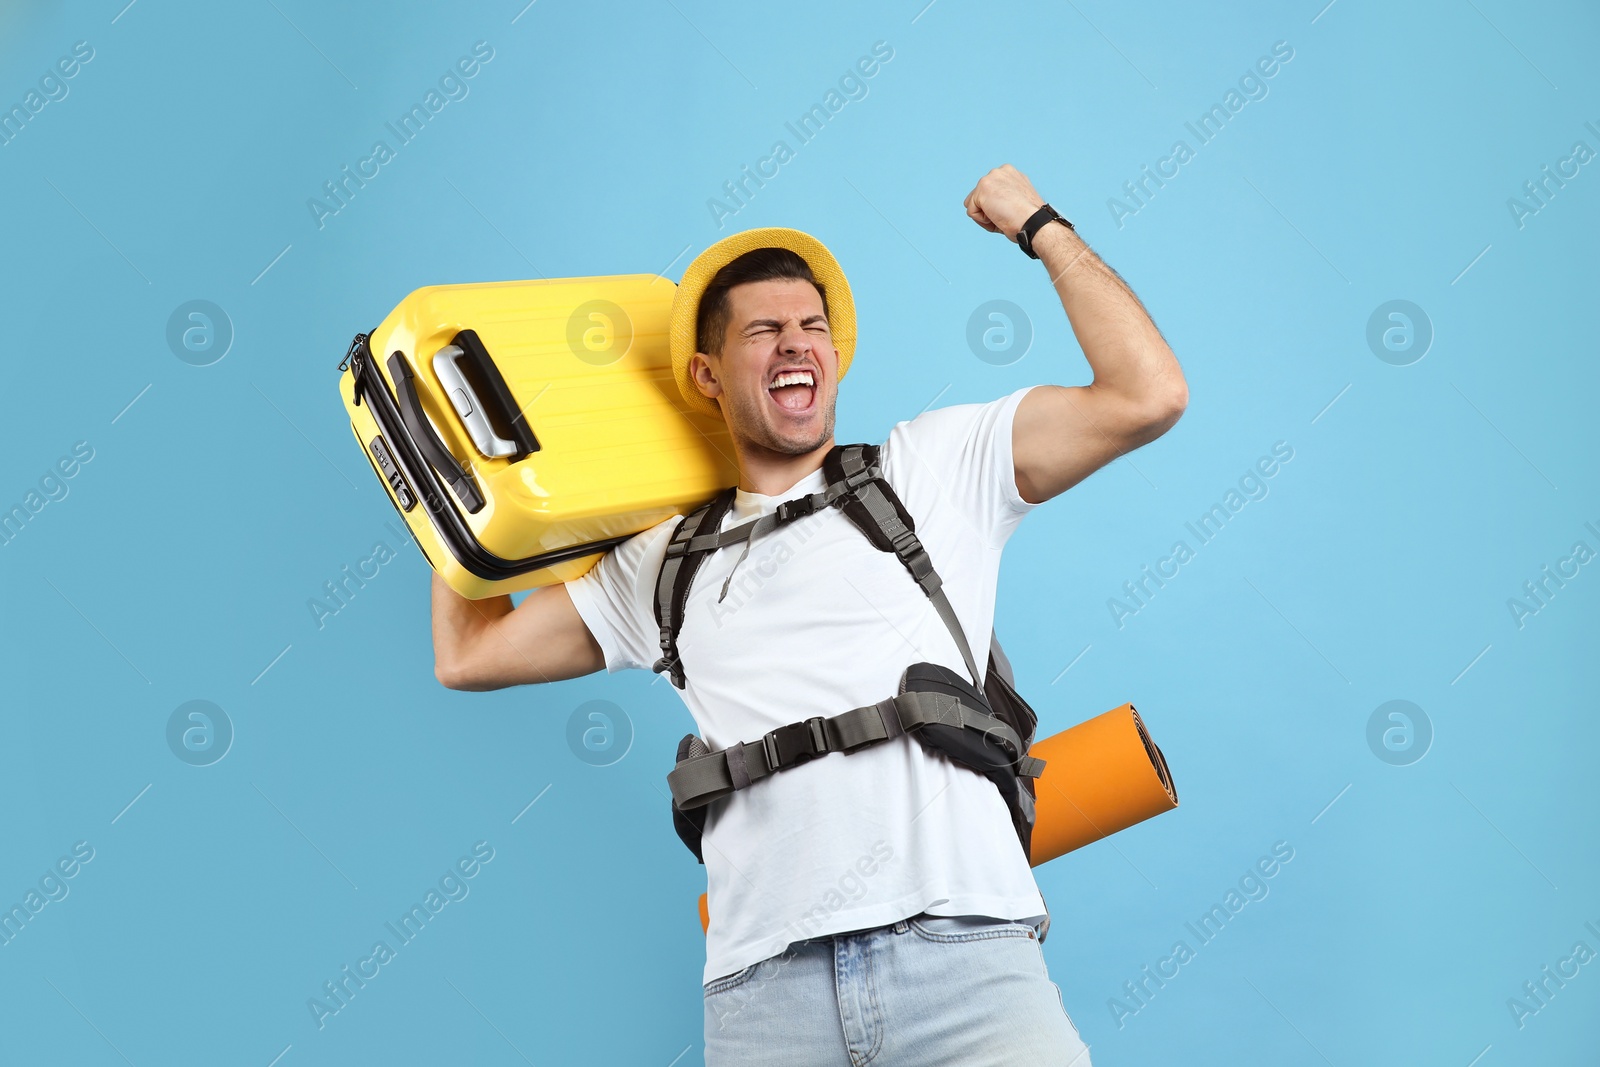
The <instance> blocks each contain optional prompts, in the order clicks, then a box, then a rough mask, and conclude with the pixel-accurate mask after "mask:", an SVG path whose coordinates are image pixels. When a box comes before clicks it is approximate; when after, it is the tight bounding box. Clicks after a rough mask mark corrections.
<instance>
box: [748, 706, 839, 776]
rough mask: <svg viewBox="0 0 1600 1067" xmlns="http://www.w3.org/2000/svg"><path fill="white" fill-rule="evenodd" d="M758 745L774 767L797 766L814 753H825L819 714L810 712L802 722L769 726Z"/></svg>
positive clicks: (816, 754)
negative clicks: (807, 717)
mask: <svg viewBox="0 0 1600 1067" xmlns="http://www.w3.org/2000/svg"><path fill="white" fill-rule="evenodd" d="M761 747H762V749H763V750H764V752H765V754H766V757H767V766H768V767H770V768H772V769H773V770H775V771H781V770H786V769H788V768H790V767H798V766H799V765H800V764H802V763H805V762H806V761H808V760H811V759H814V758H816V757H817V756H824V755H827V753H828V738H827V734H826V732H825V731H824V729H823V726H822V716H821V715H813V716H812V717H811V718H809V719H806V720H804V721H802V722H792V723H789V724H788V725H787V726H780V727H778V728H777V729H775V730H769V731H767V733H766V734H764V735H763V736H762V738H761Z"/></svg>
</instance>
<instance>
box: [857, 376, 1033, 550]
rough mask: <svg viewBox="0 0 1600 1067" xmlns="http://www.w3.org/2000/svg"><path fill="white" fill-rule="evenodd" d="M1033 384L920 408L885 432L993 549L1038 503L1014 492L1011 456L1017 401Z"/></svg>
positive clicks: (891, 443)
mask: <svg viewBox="0 0 1600 1067" xmlns="http://www.w3.org/2000/svg"><path fill="white" fill-rule="evenodd" d="M1032 388H1034V387H1033V386H1025V387H1024V388H1021V389H1018V390H1017V391H1016V392H1014V393H1011V394H1010V395H1008V396H1003V397H1001V398H1000V399H998V400H992V401H989V402H988V403H983V404H956V405H953V406H951V407H946V408H936V409H935V410H933V411H927V412H923V413H922V414H921V415H918V416H917V417H916V418H914V419H912V420H910V421H909V422H902V423H900V424H898V425H896V426H895V428H894V429H893V431H891V432H890V434H889V448H890V449H891V450H892V451H895V452H898V451H900V450H901V449H902V448H903V449H905V450H906V453H907V456H906V458H907V459H909V460H910V461H911V462H912V463H914V464H915V466H916V468H917V470H916V474H917V476H918V477H921V478H927V479H931V480H932V481H933V482H934V483H935V484H936V485H937V486H938V489H939V492H940V494H941V495H942V496H943V497H945V498H946V499H947V500H948V501H949V502H950V503H951V504H953V505H954V506H955V507H956V508H957V510H958V511H959V512H960V513H961V514H962V515H964V516H966V518H967V521H968V522H969V523H970V524H971V525H972V527H973V529H974V530H975V531H976V532H977V533H978V535H979V536H980V537H982V538H983V539H984V541H985V542H986V543H987V544H989V545H990V546H991V547H993V548H1000V547H1002V546H1003V545H1004V544H1005V542H1006V541H1007V540H1008V539H1009V538H1010V537H1011V534H1012V532H1013V531H1014V530H1015V529H1016V528H1017V524H1018V523H1020V522H1021V521H1022V517H1023V516H1024V515H1026V514H1027V513H1028V512H1030V511H1032V510H1033V509H1034V508H1036V507H1038V506H1039V505H1038V504H1035V503H1030V502H1029V501H1027V500H1024V499H1023V498H1022V494H1021V493H1019V492H1018V491H1017V473H1016V466H1015V462H1014V460H1013V459H1012V455H1011V426H1012V423H1013V421H1014V420H1015V418H1016V414H1017V405H1018V404H1020V403H1021V402H1022V398H1023V397H1024V396H1026V395H1027V393H1028V390H1029V389H1032Z"/></svg>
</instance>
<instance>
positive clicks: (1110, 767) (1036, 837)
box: [700, 704, 1178, 932]
mask: <svg viewBox="0 0 1600 1067" xmlns="http://www.w3.org/2000/svg"><path fill="white" fill-rule="evenodd" d="M1028 752H1029V754H1030V755H1033V756H1037V757H1038V758H1039V759H1042V760H1044V761H1045V768H1044V773H1043V774H1041V775H1040V776H1039V777H1038V778H1036V779H1035V780H1034V783H1033V784H1034V793H1035V797H1034V819H1033V847H1032V849H1031V850H1030V852H1029V856H1028V864H1029V866H1032V867H1037V866H1039V865H1040V864H1041V863H1048V862H1050V861H1051V860H1053V859H1055V858H1056V857H1057V856H1064V855H1066V854H1067V853H1068V852H1071V851H1073V850H1074V849H1079V848H1082V847H1083V846H1084V845H1088V844H1092V843H1093V842H1095V841H1099V840H1100V839H1101V838H1104V837H1110V836H1111V835H1112V834H1114V833H1116V832H1118V831H1119V830H1126V829H1127V828H1128V827H1130V826H1132V825H1134V824H1135V823H1141V822H1144V821H1145V820H1146V819H1149V818H1152V817H1154V816H1156V815H1160V814H1161V813H1162V812H1164V811H1171V810H1172V809H1173V808H1175V807H1177V806H1178V791H1177V788H1176V787H1174V786H1173V784H1172V775H1171V773H1170V772H1169V771H1168V770H1167V761H1166V757H1164V756H1163V755H1162V754H1161V749H1159V748H1157V747H1156V743H1155V742H1154V741H1152V740H1150V734H1149V732H1148V731H1146V730H1145V728H1144V723H1143V722H1142V721H1140V719H1139V713H1138V712H1137V711H1135V710H1134V709H1133V705H1132V704H1124V705H1122V706H1121V707H1120V708H1113V709H1112V710H1111V711H1108V712H1106V713H1105V714H1104V715H1096V716H1095V717H1094V718H1092V719H1090V720H1089V721H1087V722H1081V723H1079V724H1078V725H1077V726H1074V727H1072V728H1071V729H1068V730H1062V731H1061V732H1060V733H1058V734H1054V735H1052V736H1050V737H1047V738H1045V739H1044V740H1042V741H1036V742H1034V745H1033V747H1032V748H1031V749H1029V750H1028ZM710 925H711V916H710V912H709V910H708V909H707V906H706V894H704V893H701V894H700V929H701V931H702V932H704V931H705V930H707V929H708V928H709V927H710Z"/></svg>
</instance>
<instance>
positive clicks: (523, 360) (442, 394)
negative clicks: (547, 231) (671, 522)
mask: <svg viewBox="0 0 1600 1067" xmlns="http://www.w3.org/2000/svg"><path fill="white" fill-rule="evenodd" d="M676 288H677V286H676V285H675V284H674V283H673V282H672V281H671V280H669V279H667V278H663V277H660V276H658V275H654V274H622V275H611V276H605V277H593V278H552V279H546V280H541V281H519V282H491V283H487V284H481V285H433V286H427V287H425V288H422V289H418V290H416V291H415V292H413V293H411V294H410V295H409V296H407V297H406V298H405V299H404V300H402V301H401V302H400V304H399V306H398V307H396V308H395V309H394V310H393V311H391V312H390V313H389V315H388V317H387V318H385V319H384V320H383V322H382V323H380V324H379V325H378V327H377V329H375V330H373V331H372V332H371V333H370V334H357V335H356V338H355V340H354V341H353V342H352V343H351V345H350V349H349V351H348V352H347V353H346V355H345V359H344V361H342V362H341V363H340V364H339V369H340V371H341V372H344V373H343V374H341V377H340V387H339V391H340V394H341V395H342V396H343V398H344V405H345V409H346V411H347V412H348V413H349V416H350V429H351V431H352V432H353V433H354V434H355V437H356V441H357V442H358V443H359V444H360V446H361V450H362V452H363V453H365V454H366V456H367V459H368V461H369V462H370V463H371V464H372V469H373V471H374V472H375V473H376V474H377V475H378V480H379V481H380V482H381V483H382V484H383V486H384V489H385V491H386V492H387V493H388V494H389V499H390V502H391V503H393V504H394V506H395V508H396V510H398V511H399V513H400V515H401V517H402V518H403V519H404V520H405V522H406V525H407V526H408V527H409V528H410V530H411V533H412V535H413V536H414V537H415V538H416V541H417V544H418V546H419V547H420V548H421V549H422V551H423V554H424V555H425V556H426V557H427V559H428V561H429V563H430V564H431V565H432V566H433V568H434V570H436V571H437V572H438V573H439V574H440V576H441V577H443V578H444V580H445V581H446V582H447V583H448V584H449V585H450V587H451V588H452V589H454V590H455V591H456V592H458V593H460V594H461V595H462V596H465V597H469V598H472V599H479V598H482V597H487V596H494V595H496V594H500V593H510V592H514V591H517V590H522V589H531V588H533V587H535V586H542V585H553V584H555V583H557V582H565V581H570V580H572V579H574V578H577V577H579V576H580V575H582V574H583V573H584V572H586V571H587V570H588V569H589V568H590V567H592V566H594V564H595V563H596V562H597V561H598V560H599V559H600V556H601V555H602V554H603V553H604V552H605V550H606V549H608V548H610V547H612V546H613V545H615V544H618V543H620V542H621V541H624V540H626V539H627V538H628V537H630V536H632V535H633V534H636V533H638V532H640V531H641V530H646V529H649V528H650V527H651V526H654V525H655V524H656V523H658V522H661V521H662V520H663V519H666V518H668V517H670V516H671V515H673V514H687V513H689V512H690V511H692V510H694V509H695V508H696V507H698V506H699V505H700V504H702V503H704V502H705V501H706V500H708V499H710V498H711V497H712V496H713V495H715V494H716V493H717V491H718V490H720V489H723V488H725V487H726V486H729V485H733V484H735V483H736V482H737V481H738V476H739V475H738V466H737V463H736V462H735V459H734V451H733V445H732V443H731V442H730V440H729V439H728V432H727V427H726V426H725V425H724V424H723V423H722V421H721V420H720V419H717V418H714V417H710V416H707V415H704V414H701V413H699V412H696V411H693V410H691V409H690V408H689V407H688V405H686V404H685V403H684V402H683V398H682V397H681V396H680V395H679V393H678V388H677V385H676V384H675V383H674V381H673V377H672V363H671V359H670V357H669V354H668V350H667V323H668V317H669V315H670V312H671V308H672V296H673V292H674V291H675V290H676Z"/></svg>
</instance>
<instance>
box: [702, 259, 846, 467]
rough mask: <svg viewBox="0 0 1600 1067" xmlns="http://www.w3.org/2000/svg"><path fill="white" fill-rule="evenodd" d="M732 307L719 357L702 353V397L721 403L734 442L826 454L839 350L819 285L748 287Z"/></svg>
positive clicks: (737, 289) (733, 295) (733, 294)
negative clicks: (708, 397)
mask: <svg viewBox="0 0 1600 1067" xmlns="http://www.w3.org/2000/svg"><path fill="white" fill-rule="evenodd" d="M728 303H729V307H730V309H731V315H730V317H729V320H728V329H727V333H726V334H725V335H724V337H723V341H722V353H721V355H717V356H708V355H706V354H705V353H696V358H695V361H694V366H693V372H694V375H695V380H696V381H697V382H699V383H701V385H702V386H703V388H702V390H701V391H702V392H703V393H705V394H706V395H707V396H710V397H713V398H714V399H716V400H717V401H718V402H719V403H720V404H721V407H722V417H723V418H724V419H725V420H726V421H727V424H728V430H729V432H730V433H731V434H732V435H733V437H734V439H735V440H739V441H744V442H745V443H746V444H749V445H754V446H756V447H759V448H764V449H767V450H769V451H772V452H778V453H782V454H784V455H800V454H803V453H806V452H814V451H816V450H817V449H818V448H821V447H822V446H823V445H824V444H826V443H827V442H828V441H829V440H830V439H831V438H832V437H833V415H834V402H835V401H836V400H837V399H838V380H839V375H838V371H839V350H838V349H837V348H835V347H834V345H833V335H832V334H831V333H830V332H829V329H828V320H827V318H826V317H825V316H824V315H823V312H822V296H821V294H819V293H818V292H817V289H816V286H814V285H812V284H811V283H810V282H806V281H799V280H797V279H784V280H782V281H767V282H747V283H746V284H744V285H736V286H734V287H733V288H732V289H730V290H729V291H728ZM780 382H781V383H784V384H778V383H780ZM791 383H792V384H791Z"/></svg>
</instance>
